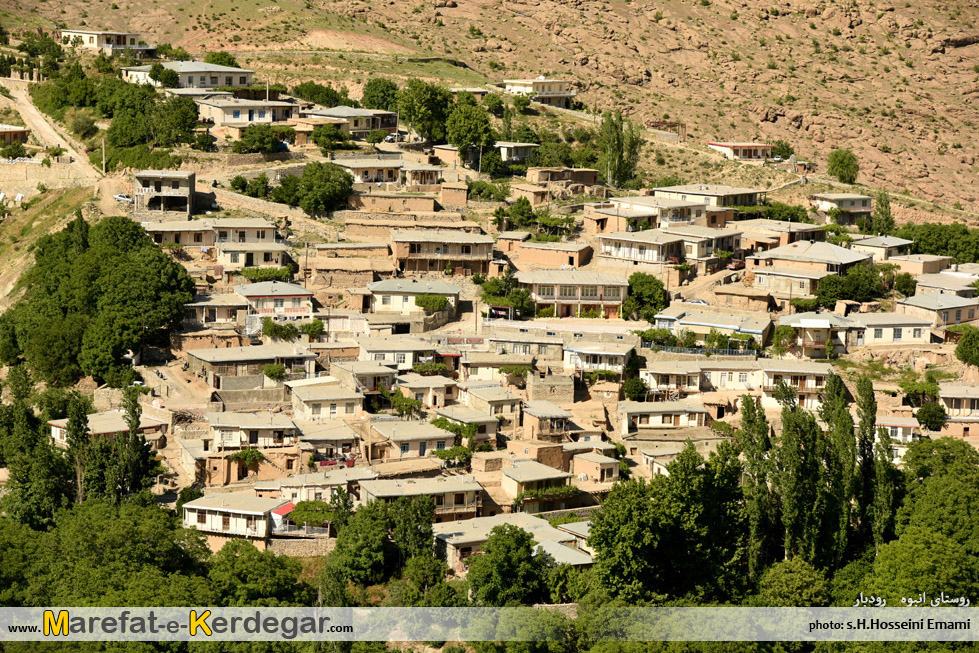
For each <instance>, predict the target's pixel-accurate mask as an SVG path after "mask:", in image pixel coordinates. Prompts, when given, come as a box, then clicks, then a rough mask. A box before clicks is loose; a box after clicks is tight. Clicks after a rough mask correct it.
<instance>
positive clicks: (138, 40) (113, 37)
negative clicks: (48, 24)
mask: <svg viewBox="0 0 979 653" xmlns="http://www.w3.org/2000/svg"><path fill="white" fill-rule="evenodd" d="M54 37H55V38H56V39H57V40H59V41H61V42H62V43H67V44H68V45H70V46H72V47H78V48H84V49H86V50H101V51H102V52H103V53H105V54H106V55H108V56H110V57H111V56H112V55H114V54H119V53H126V52H128V53H131V54H132V55H133V56H136V57H143V56H145V55H146V54H149V53H151V52H152V51H153V50H155V49H156V46H155V45H147V44H146V43H145V42H143V39H142V36H141V35H140V34H139V32H105V31H96V30H87V29H62V30H58V31H57V32H55V34H54Z"/></svg>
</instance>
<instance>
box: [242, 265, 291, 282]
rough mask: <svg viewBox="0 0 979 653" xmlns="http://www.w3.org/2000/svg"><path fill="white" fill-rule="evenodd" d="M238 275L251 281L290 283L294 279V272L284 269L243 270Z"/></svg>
mask: <svg viewBox="0 0 979 653" xmlns="http://www.w3.org/2000/svg"><path fill="white" fill-rule="evenodd" d="M238 274H240V275H241V276H243V277H245V278H246V279H248V280H249V281H254V282H258V281H288V280H289V279H290V278H291V277H292V270H291V269H289V268H287V267H283V268H243V269H241V270H239V271H238Z"/></svg>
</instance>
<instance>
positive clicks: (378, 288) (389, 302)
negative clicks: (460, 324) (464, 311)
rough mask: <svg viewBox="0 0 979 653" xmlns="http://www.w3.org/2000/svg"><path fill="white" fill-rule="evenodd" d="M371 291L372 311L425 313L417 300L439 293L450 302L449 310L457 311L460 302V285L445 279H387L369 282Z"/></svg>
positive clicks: (405, 313)
mask: <svg viewBox="0 0 979 653" xmlns="http://www.w3.org/2000/svg"><path fill="white" fill-rule="evenodd" d="M367 290H369V291H370V293H371V312H372V313H397V314H399V315H415V314H421V313H425V309H423V308H422V307H421V306H418V305H417V304H416V303H415V300H416V299H417V298H418V297H420V296H422V295H439V296H441V297H445V299H446V300H447V301H448V302H449V312H450V313H453V314H454V313H455V311H456V307H457V306H458V304H459V293H460V292H461V291H462V290H461V288H459V286H455V285H452V284H451V283H445V282H444V281H419V280H418V279H386V280H384V281H375V282H373V283H369V284H367Z"/></svg>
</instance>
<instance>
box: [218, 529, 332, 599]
mask: <svg viewBox="0 0 979 653" xmlns="http://www.w3.org/2000/svg"><path fill="white" fill-rule="evenodd" d="M301 572H302V565H301V564H300V563H299V560H298V559H296V558H292V557H289V556H280V555H276V554H275V553H273V552H272V551H268V550H265V551H259V550H258V549H256V548H255V545H254V544H252V543H251V542H249V541H248V540H242V539H232V540H229V541H228V542H226V543H225V545H224V546H223V547H221V550H220V551H218V552H217V553H216V554H214V557H213V558H211V560H210V561H209V564H208V572H207V580H208V582H209V583H210V584H211V587H212V589H213V590H214V591H215V592H217V595H218V597H219V598H218V603H219V605H225V606H234V607H252V606H273V607H285V606H297V607H298V606H304V605H310V604H311V603H312V601H313V599H314V597H313V593H312V588H311V587H309V585H307V584H306V583H304V582H302V581H301V580H300V574H301Z"/></svg>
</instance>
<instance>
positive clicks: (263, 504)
mask: <svg viewBox="0 0 979 653" xmlns="http://www.w3.org/2000/svg"><path fill="white" fill-rule="evenodd" d="M288 504H289V502H288V501H285V500H283V499H263V498H261V497H257V496H255V494H254V493H253V492H251V491H246V492H230V493H223V494H213V495H209V496H203V497H200V498H199V499H194V500H193V501H188V502H187V503H185V504H184V505H183V522H184V528H193V529H196V530H198V531H201V532H202V533H205V534H206V535H207V543H208V546H209V547H210V548H211V550H212V551H215V552H216V551H219V550H220V549H221V547H223V546H224V544H225V543H226V542H227V541H228V540H231V539H235V538H246V539H248V540H250V541H251V542H252V544H254V545H255V546H256V547H257V548H259V549H264V548H265V545H266V541H267V540H268V538H269V537H270V536H271V535H272V530H273V523H274V521H275V519H276V517H274V516H273V513H274V512H275V511H277V510H280V509H282V508H285V507H286V506H287V505H288ZM284 514H288V512H283V514H282V515H278V516H277V517H278V521H279V522H280V523H281V521H282V518H283V516H284Z"/></svg>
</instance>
